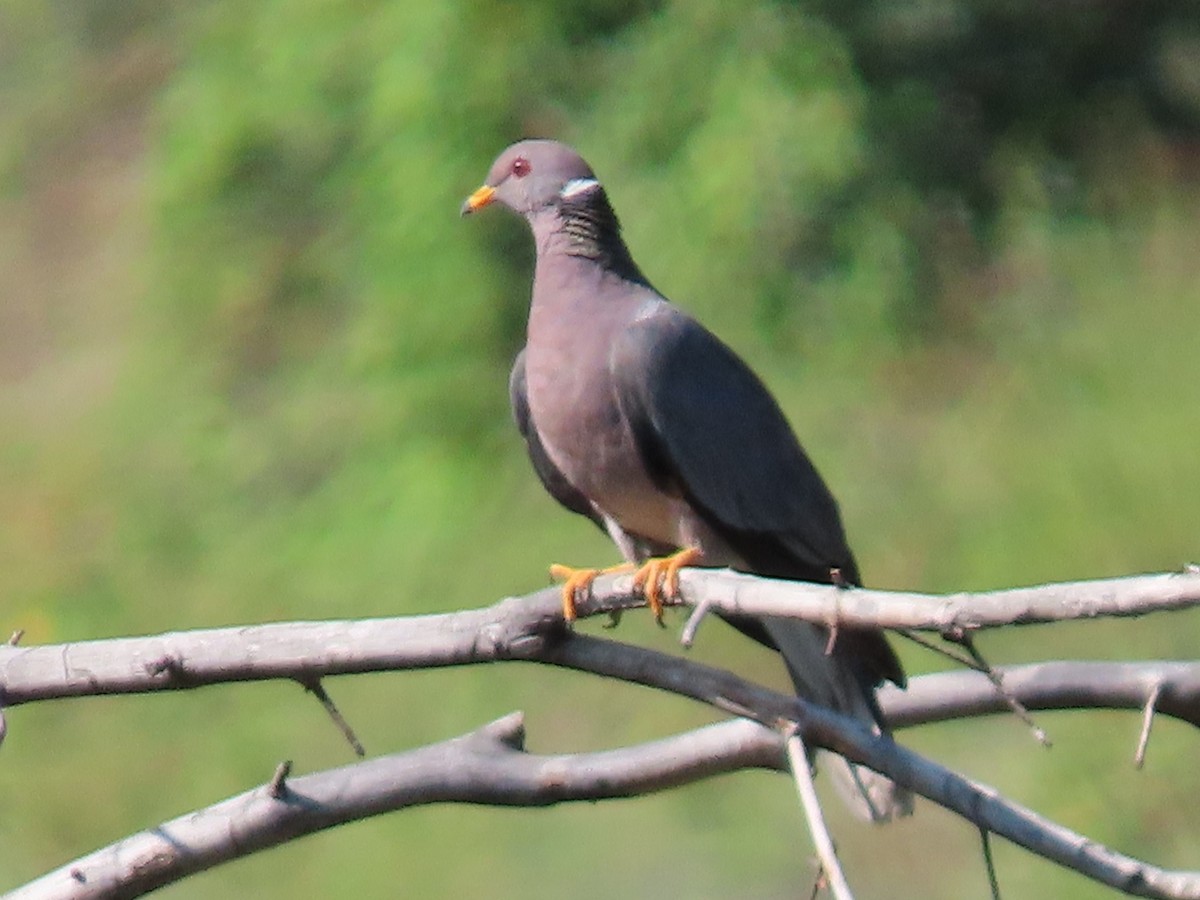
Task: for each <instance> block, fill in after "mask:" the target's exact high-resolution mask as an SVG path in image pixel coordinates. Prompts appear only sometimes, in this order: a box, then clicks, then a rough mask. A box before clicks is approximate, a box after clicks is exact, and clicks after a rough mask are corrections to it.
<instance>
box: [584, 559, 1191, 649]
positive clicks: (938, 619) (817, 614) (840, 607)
mask: <svg viewBox="0 0 1200 900" xmlns="http://www.w3.org/2000/svg"><path fill="white" fill-rule="evenodd" d="M628 581H629V579H628V576H617V577H615V578H612V579H609V580H608V581H607V582H598V583H597V588H598V590H597V591H596V596H595V598H594V599H595V600H596V601H597V602H601V603H603V602H614V601H616V600H617V598H624V597H625V595H626V593H627V592H628V589H629V588H628V584H627V582H628ZM680 585H681V587H682V590H683V595H684V597H685V598H686V600H687V604H688V605H690V606H701V605H705V606H708V607H709V608H711V609H712V610H713V611H717V612H724V613H731V614H737V615H744V616H768V615H769V616H791V617H793V618H799V619H805V620H807V621H809V622H817V623H818V624H822V625H832V624H837V625H848V626H859V627H871V628H908V629H913V630H920V631H938V632H942V633H953V632H957V631H972V630H976V629H981V628H998V627H1000V626H1004V625H1033V624H1038V623H1046V622H1064V621H1068V620H1072V619H1095V618H1100V617H1106V618H1113V617H1118V618H1119V617H1127V616H1143V615H1146V614H1147V613H1152V612H1163V611H1167V610H1178V609H1190V608H1191V607H1194V606H1200V571H1197V570H1196V569H1195V568H1194V567H1191V566H1189V567H1188V568H1187V569H1185V570H1184V571H1181V572H1170V573H1163V574H1158V575H1134V576H1129V577H1125V578H1105V579H1098V580H1094V581H1075V582H1065V583H1062V584H1044V585H1040V586H1038V587H1026V588H1010V589H1007V590H1000V591H982V592H978V593H966V592H963V593H957V594H915V593H908V592H904V591H876V590H870V589H867V588H857V587H856V588H837V587H833V586H832V585H827V584H807V583H801V582H795V581H778V580H774V579H770V578H759V577H757V576H753V575H743V574H741V573H738V572H731V571H729V570H724V569H722V570H705V569H685V570H683V571H682V572H681V573H680ZM601 589H603V593H602V592H601ZM609 592H611V594H612V595H613V596H612V597H611V599H610V595H609ZM580 614H581V615H583V614H584V612H583V611H582V610H581V612H580Z"/></svg>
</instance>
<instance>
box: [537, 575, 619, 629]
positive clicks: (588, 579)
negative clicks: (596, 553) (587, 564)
mask: <svg viewBox="0 0 1200 900" xmlns="http://www.w3.org/2000/svg"><path fill="white" fill-rule="evenodd" d="M632 568H633V563H621V565H619V566H609V567H608V568H607V569H573V568H571V567H570V566H560V565H559V564H558V563H555V564H554V565H552V566H551V567H550V577H551V578H553V579H554V580H555V581H561V582H562V583H563V586H562V607H563V618H564V619H566V620H567V621H568V622H574V621H575V616H576V613H575V602H576V600H577V599H578V598H579V597H581V596H583V595H585V594H586V593H587V592H588V591H590V590H591V589H592V582H593V581H595V580H596V579H597V578H599V577H600V576H601V575H615V574H617V573H618V572H628V571H630V570H631V569H632Z"/></svg>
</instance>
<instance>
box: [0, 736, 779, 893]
mask: <svg viewBox="0 0 1200 900" xmlns="http://www.w3.org/2000/svg"><path fill="white" fill-rule="evenodd" d="M523 745H524V726H523V723H522V718H521V715H520V714H519V713H517V714H513V715H510V716H507V717H505V718H503V719H500V720H498V721H496V722H493V723H491V724H490V725H487V726H485V727H483V728H481V729H479V730H478V731H475V732H473V733H471V734H468V735H465V736H463V737H459V738H454V739H452V740H448V741H443V742H441V743H438V744H432V745H430V746H427V747H422V748H420V749H416V750H410V751H408V752H405V753H396V754H391V755H388V756H383V757H379V758H377V759H372V760H367V761H364V762H358V763H354V764H353V765H349V766H344V767H342V768H338V769H331V770H328V771H325V772H318V773H315V774H311V775H302V776H298V777H291V778H288V779H287V782H286V790H276V789H275V788H274V786H275V784H276V782H277V781H278V780H279V779H278V774H277V776H276V778H273V779H272V780H271V782H270V783H268V784H266V785H264V786H262V787H258V788H255V789H254V790H251V791H248V792H246V793H244V794H241V795H239V796H236V797H232V798H230V799H228V800H225V801H223V802H221V803H218V804H216V805H214V806H210V807H208V808H207V809H202V810H198V811H196V812H193V813H189V814H187V815H184V816H180V817H179V818H177V819H174V820H173V821H170V822H166V823H164V824H162V825H159V826H157V827H155V828H151V829H148V830H147V831H143V832H141V833H139V834H136V835H132V836H131V837H128V838H125V839H124V840H122V841H119V842H118V843H116V844H112V845H111V846H108V847H105V848H104V849H102V850H98V851H96V852H95V853H91V854H89V855H88V856H85V857H82V858H81V859H78V860H76V861H74V862H72V863H69V864H68V865H66V866H63V867H62V868H60V869H57V870H55V871H54V872H51V873H49V874H47V875H45V876H43V877H42V878H39V879H37V880H36V881H33V882H30V883H29V884H27V885H25V886H24V887H21V888H18V889H17V890H16V891H14V892H13V893H11V894H8V895H6V896H7V897H8V900H108V898H116V897H121V898H126V897H136V896H141V895H142V894H145V893H147V892H149V891H152V890H155V889H156V888H159V887H162V886H164V885H166V884H171V883H173V882H176V881H179V880H180V879H182V878H184V877H186V876H188V875H191V874H194V873H196V872H200V871H203V870H205V869H209V868H212V867H213V866H216V865H218V864H220V863H223V862H227V861H228V860H231V859H236V858H240V857H244V856H248V855H250V854H251V853H256V852H258V851H259V850H264V849H267V848H269V847H273V846H276V845H278V844H281V843H283V842H285V841H289V840H292V839H294V838H297V837H300V836H302V835H306V834H311V833H313V832H315V831H321V830H323V829H326V828H331V827H333V826H336V825H341V824H344V823H347V822H352V821H357V820H360V819H364V818H368V817H370V816H376V815H379V814H381V813H385V812H391V811H394V810H399V809H405V808H407V807H412V806H421V805H426V804H431V803H474V804H479V803H484V804H491V805H496V806H551V805H554V804H557V803H563V802H567V801H576V800H602V799H607V798H613V797H630V796H636V795H641V794H646V793H650V792H653V791H660V790H664V789H666V788H671V787H676V786H678V785H681V784H687V783H690V782H693V781H697V780H700V779H704V778H710V777H712V776H714V775H719V774H723V773H726V772H732V771H735V770H738V769H744V768H769V769H782V768H783V767H784V760H783V754H782V750H781V745H780V738H779V736H778V735H777V734H775V733H774V732H772V731H770V730H769V729H766V728H762V727H761V726H758V725H755V724H754V723H752V722H747V721H744V720H738V721H731V722H722V723H720V724H717V725H711V726H708V727H707V728H701V729H698V730H696V731H693V732H689V733H688V734H683V735H678V736H675V737H670V738H666V739H665V740H659V741H654V742H651V743H647V744H642V745H639V746H636V747H629V748H624V749H620V750H609V751H604V752H600V753H579V754H574V755H558V756H536V755H533V754H528V753H525V752H524V750H523V749H522V748H523ZM273 791H275V793H273Z"/></svg>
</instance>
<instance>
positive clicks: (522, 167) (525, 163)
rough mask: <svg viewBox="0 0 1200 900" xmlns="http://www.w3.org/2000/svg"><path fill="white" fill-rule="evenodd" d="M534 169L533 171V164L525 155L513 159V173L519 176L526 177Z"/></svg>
mask: <svg viewBox="0 0 1200 900" xmlns="http://www.w3.org/2000/svg"><path fill="white" fill-rule="evenodd" d="M532 171H533V166H531V165H530V164H529V160H527V159H526V158H525V157H523V156H518V157H517V158H516V159H514V160H513V164H512V173H513V175H514V176H516V177H517V178H524V177H525V176H526V175H528V174H529V173H530V172H532Z"/></svg>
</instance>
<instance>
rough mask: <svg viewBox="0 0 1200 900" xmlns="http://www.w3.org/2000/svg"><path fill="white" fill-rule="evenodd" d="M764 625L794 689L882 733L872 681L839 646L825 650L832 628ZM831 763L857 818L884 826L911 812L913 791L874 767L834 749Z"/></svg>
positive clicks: (789, 622)
mask: <svg viewBox="0 0 1200 900" xmlns="http://www.w3.org/2000/svg"><path fill="white" fill-rule="evenodd" d="M762 622H763V625H764V626H765V627H766V630H767V633H768V634H769V635H770V637H771V640H772V641H774V643H775V646H776V647H777V648H778V649H779V652H780V653H781V654H782V655H783V659H784V662H785V663H786V664H787V668H788V672H789V674H790V675H791V677H792V682H793V683H794V684H795V686H796V693H797V694H798V695H799V696H801V697H803V698H804V699H805V700H809V701H812V702H813V703H819V704H820V705H822V706H826V707H828V708H830V709H833V710H835V711H837V712H840V713H844V714H846V715H851V716H854V717H855V718H856V719H859V720H861V721H862V722H863V723H864V724H867V725H869V727H870V728H871V730H872V731H874V732H875V733H876V734H883V727H882V725H881V724H880V721H879V715H878V706H877V705H876V703H875V691H874V684H873V683H872V681H873V679H871V678H870V677H869V676H867V675H865V673H864V672H863V670H862V668H861V666H859V665H856V663H855V660H854V658H853V657H851V656H850V655H849V654H847V653H839V652H838V648H837V645H836V644H835V645H834V647H833V649H832V652H827V650H828V647H827V645H828V643H829V636H828V632H827V631H826V630H825V629H823V628H820V627H819V626H816V625H811V624H809V623H807V622H797V621H796V620H795V619H777V618H764V619H763V620H762ZM822 757H823V758H824V759H827V760H828V761H829V763H830V764H831V765H830V770H831V774H832V776H833V782H834V785H835V786H836V787H837V790H838V793H839V794H840V795H841V797H842V800H843V801H844V802H845V803H846V805H847V806H848V807H849V808H850V810H851V812H853V813H854V814H855V815H856V816H858V817H859V818H861V819H864V820H865V821H868V822H874V823H877V824H882V823H884V822H890V821H892V820H893V819H897V818H901V817H903V816H908V815H911V814H912V811H913V797H912V793H911V792H910V791H909V790H908V789H907V788H903V787H901V786H900V785H898V784H896V783H895V782H894V781H892V780H891V779H890V778H888V777H887V776H885V775H880V774H879V773H878V772H876V771H874V770H873V769H869V768H867V767H866V766H862V765H859V764H858V763H853V762H850V761H849V760H847V759H846V758H845V757H843V756H840V755H838V754H836V753H823V754H822Z"/></svg>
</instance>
